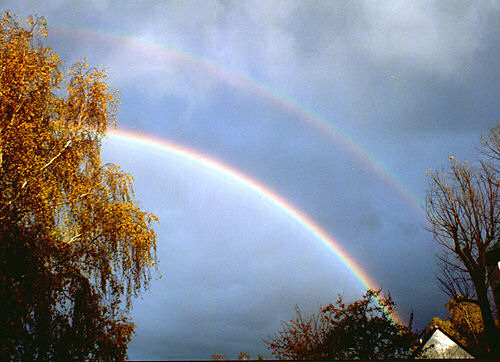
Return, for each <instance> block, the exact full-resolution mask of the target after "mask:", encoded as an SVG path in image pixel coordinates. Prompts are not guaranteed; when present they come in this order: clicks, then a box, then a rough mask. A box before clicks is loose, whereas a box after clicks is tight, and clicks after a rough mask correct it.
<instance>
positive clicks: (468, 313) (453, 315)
mask: <svg viewBox="0 0 500 362" xmlns="http://www.w3.org/2000/svg"><path fill="white" fill-rule="evenodd" d="M446 309H448V312H449V314H450V317H449V318H448V319H446V320H441V319H440V318H439V317H434V318H433V319H432V321H431V322H430V323H429V327H430V328H431V329H433V328H436V327H439V328H440V329H442V330H443V331H445V332H446V333H447V334H448V335H450V336H452V337H453V338H455V339H456V340H457V341H458V342H460V343H461V344H462V345H463V346H465V347H466V348H467V349H469V350H470V351H471V352H472V353H473V354H474V355H475V356H485V355H486V354H487V353H486V352H487V347H488V344H487V343H486V338H485V334H484V323H483V318H482V316H481V309H480V308H479V306H478V305H477V304H475V303H469V302H461V303H457V302H456V301H455V299H450V301H449V302H448V303H446Z"/></svg>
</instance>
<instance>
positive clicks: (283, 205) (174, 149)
mask: <svg viewBox="0 0 500 362" xmlns="http://www.w3.org/2000/svg"><path fill="white" fill-rule="evenodd" d="M108 136H109V137H110V138H111V139H113V140H116V141H118V142H120V143H123V144H125V145H129V146H130V145H133V146H136V147H140V148H143V149H149V150H153V151H155V152H156V153H158V154H160V155H169V156H174V157H176V158H177V159H178V160H182V161H186V162H188V163H192V164H195V165H197V166H199V167H201V168H202V169H205V170H206V171H210V172H213V173H215V174H216V175H218V176H220V177H222V178H223V179H227V180H229V181H230V182H232V183H234V184H238V185H240V186H242V187H243V188H245V189H247V190H250V191H252V192H254V193H256V194H257V195H258V196H260V197H261V198H262V199H263V200H265V201H267V202H268V203H269V204H271V205H272V206H273V207H275V208H276V209H278V210H280V212H282V213H284V214H285V215H287V216H288V217H289V218H290V219H292V220H293V221H295V222H297V223H298V224H300V225H301V226H302V227H303V228H304V229H305V230H307V232H309V233H310V234H311V235H312V236H314V238H315V239H316V240H318V241H320V242H321V243H322V244H323V245H324V246H325V247H326V248H328V249H329V250H330V251H331V252H333V254H334V255H335V256H336V257H337V258H338V259H339V261H340V262H341V263H342V264H343V265H344V266H345V267H346V268H347V269H348V270H350V271H351V272H352V273H353V274H354V275H355V276H356V278H357V279H358V280H359V281H360V282H361V284H362V285H363V286H364V287H365V288H367V289H368V288H369V289H380V288H379V286H378V284H377V283H376V282H375V281H374V280H373V279H371V278H370V277H369V276H368V275H367V274H366V272H365V271H364V270H363V269H361V267H360V266H359V265H358V264H357V263H356V262H355V261H354V260H353V259H352V258H351V257H350V256H349V255H348V254H347V253H346V252H345V251H343V250H342V249H341V248H340V246H339V245H338V242H336V241H335V239H334V238H332V237H331V236H329V235H328V233H326V232H325V231H324V230H323V229H322V228H321V227H320V226H319V225H318V224H317V223H315V222H314V221H313V220H312V219H311V218H310V217H309V216H308V215H306V214H305V213H304V212H302V211H300V210H299V209H298V208H297V207H295V206H294V205H292V204H291V203H290V202H288V201H287V200H286V199H284V198H283V197H282V196H280V195H279V194H277V193H276V192H274V191H273V190H271V189H270V188H268V187H266V186H264V185H263V184H262V183H260V182H258V181H256V180H254V179H252V178H250V177H249V176H247V175H245V174H243V173H242V172H240V171H238V170H236V169H235V168H233V167H230V166H228V165H226V164H224V163H222V162H221V161H218V160H216V159H214V158H212V157H209V156H207V155H205V154H202V153H199V152H197V151H195V150H192V149H189V148H187V147H185V146H182V145H179V144H176V143H173V142H171V141H167V140H164V139H158V138H154V137H151V136H146V135H144V134H140V133H137V132H128V131H123V130H112V131H109V132H108ZM393 319H394V320H395V321H396V322H398V323H401V322H400V321H402V319H401V318H400V316H399V315H398V314H397V313H396V312H395V313H393Z"/></svg>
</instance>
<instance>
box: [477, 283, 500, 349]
mask: <svg viewBox="0 0 500 362" xmlns="http://www.w3.org/2000/svg"><path fill="white" fill-rule="evenodd" d="M477 292H478V293H477V296H478V300H479V306H480V307H481V316H482V317H483V323H484V331H485V333H486V340H487V341H488V346H489V347H490V352H489V356H488V357H494V358H495V357H498V356H500V348H499V344H498V332H497V329H496V327H495V321H494V319H493V314H492V313H491V306H490V302H489V300H488V289H487V288H486V287H485V286H484V285H482V286H481V287H480V288H478V290H477Z"/></svg>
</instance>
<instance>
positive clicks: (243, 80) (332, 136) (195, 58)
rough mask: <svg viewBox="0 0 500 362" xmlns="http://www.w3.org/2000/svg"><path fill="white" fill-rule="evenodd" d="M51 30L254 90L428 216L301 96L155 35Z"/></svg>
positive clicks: (393, 179) (79, 28)
mask: <svg viewBox="0 0 500 362" xmlns="http://www.w3.org/2000/svg"><path fill="white" fill-rule="evenodd" d="M49 30H50V32H52V31H54V32H55V33H59V34H62V35H68V36H73V37H74V36H77V37H82V38H91V39H93V40H97V39H103V40H105V41H111V42H115V43H120V44H123V45H126V46H128V47H131V48H135V49H137V50H138V51H140V52H141V53H146V54H151V55H154V56H155V57H156V58H159V59H162V58H163V59H169V60H172V61H175V62H177V63H178V64H182V65H183V66H185V67H190V68H192V69H198V70H200V71H202V72H203V74H210V75H211V76H212V77H213V78H214V79H217V80H219V81H223V82H225V83H227V84H229V85H231V86H232V87H236V88H238V89H241V90H244V91H246V92H250V93H251V94H253V95H255V96H257V97H260V98H261V99H264V100H266V101H268V102H270V103H273V104H276V105H277V106H278V107H280V108H281V109H283V110H284V111H286V112H289V113H290V114H293V115H294V116H295V117H297V118H298V119H301V120H303V121H304V122H305V123H307V124H308V125H309V126H310V127H311V128H312V129H315V130H316V131H318V132H319V133H320V134H322V135H323V136H324V137H326V138H327V139H329V140H331V141H332V142H334V143H335V144H337V145H340V146H341V147H342V148H343V149H345V150H347V151H348V152H350V153H351V154H352V155H354V156H355V158H356V159H357V160H358V161H359V162H360V163H361V164H362V165H363V166H364V167H366V168H367V169H369V170H371V171H372V172H373V173H374V174H375V175H377V177H379V178H380V179H382V180H384V182H385V183H386V184H388V185H389V186H390V187H391V188H392V190H394V191H395V192H396V193H397V194H398V195H399V197H400V198H401V200H403V201H404V202H405V203H406V205H407V206H408V208H409V209H410V210H412V212H413V213H414V215H415V216H416V217H417V218H418V219H420V220H422V221H423V220H424V219H425V215H424V211H423V208H422V206H421V204H422V203H421V201H420V200H419V199H418V198H417V197H416V196H414V195H413V194H412V193H411V192H410V191H409V190H408V189H407V188H406V187H405V186H404V185H403V184H402V183H401V181H399V180H398V178H397V177H396V175H394V174H393V173H390V172H389V171H388V170H387V167H386V166H384V165H383V162H381V161H380V160H377V159H376V158H375V157H374V156H373V155H370V154H369V153H368V152H366V151H365V150H364V149H363V148H362V147H361V146H359V145H358V144H357V143H356V142H355V141H354V140H353V139H352V138H351V137H350V136H348V135H346V134H343V133H341V132H339V131H338V130H336V129H335V128H334V127H333V126H332V124H331V123H330V122H328V121H327V120H325V119H324V118H323V117H322V116H320V115H318V114H317V113H315V112H314V111H312V110H310V109H308V108H307V107H306V106H304V105H302V104H300V103H299V102H298V101H297V100H294V99H292V98H291V97H289V96H287V95H285V94H282V93H281V92H280V91H278V90H276V89H271V88H270V87H268V86H266V85H265V84H264V83H262V82H261V81H259V80H257V79H254V78H251V77H250V76H248V75H245V74H244V73H242V72H239V71H236V70H233V69H228V68H227V67H225V66H224V65H221V64H218V63H216V62H214V61H212V60H210V59H208V58H206V57H203V56H200V55H197V54H190V53H188V52H185V51H181V50H179V49H176V48H174V47H171V46H169V45H166V44H162V43H160V42H159V41H157V40H155V39H153V38H145V37H137V36H134V35H131V34H123V33H117V32H112V31H109V30H104V29H98V30H96V29H89V28H85V27H82V26H78V25H77V24H68V23H59V24H58V25H57V26H56V27H55V28H53V29H52V28H51V29H49ZM50 32H49V35H50Z"/></svg>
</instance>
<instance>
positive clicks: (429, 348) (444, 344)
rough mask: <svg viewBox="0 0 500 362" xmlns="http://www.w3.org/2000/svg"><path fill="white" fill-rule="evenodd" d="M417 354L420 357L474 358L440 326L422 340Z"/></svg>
mask: <svg viewBox="0 0 500 362" xmlns="http://www.w3.org/2000/svg"><path fill="white" fill-rule="evenodd" d="M417 356H418V357H417V358H418V359H423V358H425V359H429V358H431V359H441V358H446V359H450V358H454V359H462V358H464V359H471V358H474V356H473V355H472V354H470V353H469V352H467V351H466V349H465V347H464V346H462V345H461V344H460V343H459V342H458V341H456V340H455V339H454V338H453V337H451V336H449V335H448V334H447V333H446V332H444V331H442V330H441V329H439V328H435V329H433V330H432V331H430V332H429V333H428V334H427V338H426V339H424V340H423V341H422V343H421V346H420V347H419V348H418V350H417Z"/></svg>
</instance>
